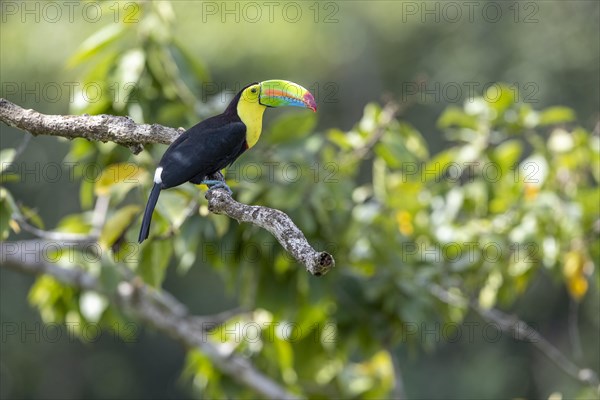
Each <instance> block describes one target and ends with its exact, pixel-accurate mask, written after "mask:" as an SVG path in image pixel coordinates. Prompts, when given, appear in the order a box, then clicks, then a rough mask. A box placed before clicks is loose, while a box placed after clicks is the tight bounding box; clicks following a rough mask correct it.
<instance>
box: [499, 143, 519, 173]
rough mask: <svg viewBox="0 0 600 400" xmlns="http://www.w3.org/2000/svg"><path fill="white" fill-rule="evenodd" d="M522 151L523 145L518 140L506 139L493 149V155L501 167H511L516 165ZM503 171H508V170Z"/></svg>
mask: <svg viewBox="0 0 600 400" xmlns="http://www.w3.org/2000/svg"><path fill="white" fill-rule="evenodd" d="M522 152H523V145H522V144H521V142H520V141H519V140H507V141H506V142H504V143H502V144H501V145H499V146H498V147H497V148H496V149H495V150H494V155H493V157H494V161H496V162H497V163H498V164H500V166H501V167H502V168H503V169H505V168H511V167H513V166H514V165H516V163H517V161H518V160H519V157H520V156H521V153H522ZM503 172H504V173H508V170H506V171H503Z"/></svg>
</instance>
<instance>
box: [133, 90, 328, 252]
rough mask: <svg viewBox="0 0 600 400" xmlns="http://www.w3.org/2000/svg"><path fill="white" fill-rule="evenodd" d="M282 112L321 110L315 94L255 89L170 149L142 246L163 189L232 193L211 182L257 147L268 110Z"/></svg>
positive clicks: (146, 215) (142, 231)
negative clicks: (200, 187)
mask: <svg viewBox="0 0 600 400" xmlns="http://www.w3.org/2000/svg"><path fill="white" fill-rule="evenodd" d="M282 106H297V107H306V108H310V109H311V110H313V111H316V110H317V106H316V103H315V99H314V97H313V96H312V94H311V93H310V92H309V91H308V90H306V89H305V88H303V87H302V86H300V85H298V84H295V83H293V82H288V81H283V80H269V81H264V82H261V83H252V84H250V85H248V86H246V87H244V88H243V89H242V90H241V91H240V92H239V93H238V94H237V95H236V96H235V97H234V98H233V100H231V103H229V105H228V106H227V109H226V110H225V111H224V112H223V114H220V115H216V116H214V117H211V118H208V119H205V120H204V121H202V122H200V123H199V124H197V125H194V126H193V127H191V128H190V129H188V130H187V131H185V132H184V133H182V134H181V135H180V136H179V137H178V138H177V139H176V140H175V141H174V142H173V143H171V145H170V146H169V148H168V149H167V151H166V152H165V154H164V155H163V156H162V159H161V160H160V162H159V163H158V168H156V172H155V173H154V186H153V187H152V191H151V192H150V197H149V198H148V203H147V204H146V210H145V211H144V218H143V220H142V227H141V229H140V236H139V239H138V240H139V242H140V243H142V242H143V241H144V240H145V239H147V238H148V234H149V233H150V221H151V220H152V212H153V211H154V207H155V206H156V202H157V201H158V196H159V194H160V191H161V190H162V189H168V188H172V187H174V186H179V185H181V184H182V183H185V182H192V183H194V184H201V183H205V184H207V185H209V187H211V188H214V187H225V188H226V189H228V190H229V188H228V187H227V186H226V185H225V184H224V183H223V182H218V181H215V180H207V179H208V177H209V176H211V175H213V174H216V173H218V172H220V171H221V170H222V169H223V168H225V167H227V166H229V165H231V164H232V163H233V162H234V161H235V160H236V159H237V158H238V157H239V156H240V155H241V154H242V153H243V152H244V151H246V150H247V149H249V148H251V147H252V146H254V145H255V144H256V142H257V141H258V138H259V137H260V133H261V130H262V116H263V112H264V111H265V108H267V107H282Z"/></svg>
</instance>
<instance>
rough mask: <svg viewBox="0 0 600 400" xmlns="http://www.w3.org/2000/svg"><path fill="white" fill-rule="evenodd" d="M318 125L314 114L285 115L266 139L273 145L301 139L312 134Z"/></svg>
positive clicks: (270, 130) (272, 127)
mask: <svg viewBox="0 0 600 400" xmlns="http://www.w3.org/2000/svg"><path fill="white" fill-rule="evenodd" d="M316 124H317V118H316V116H315V113H313V112H308V111H307V112H300V113H293V114H285V115H282V116H280V117H279V118H277V119H276V120H275V121H274V122H273V124H272V125H271V129H269V132H268V134H267V135H265V139H266V140H267V141H268V142H269V143H271V144H275V143H284V142H288V141H291V140H294V139H300V138H302V137H304V136H306V135H308V134H309V133H310V132H312V131H313V129H314V128H315V125H316Z"/></svg>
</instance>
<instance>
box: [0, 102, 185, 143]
mask: <svg viewBox="0 0 600 400" xmlns="http://www.w3.org/2000/svg"><path fill="white" fill-rule="evenodd" d="M0 121H2V122H4V123H5V124H7V125H10V126H12V127H15V128H18V129H21V130H24V131H28V132H30V133H31V134H33V135H50V136H61V137H64V138H67V139H75V138H79V137H81V138H86V139H88V140H96V141H101V142H115V143H118V144H120V145H123V146H126V147H128V148H129V149H131V151H132V152H133V153H134V154H137V153H139V152H140V151H142V149H143V148H142V146H143V145H146V144H149V143H163V144H169V143H171V142H172V141H173V140H175V138H177V136H179V134H180V132H179V131H178V130H177V129H173V128H167V127H165V126H162V125H158V124H152V125H148V124H143V125H138V124H136V123H135V122H133V120H132V119H130V118H128V117H119V116H114V115H81V116H79V115H46V114H42V113H39V112H37V111H35V110H25V109H24V108H22V107H19V106H18V105H16V104H14V103H11V102H10V101H8V100H6V99H2V98H0Z"/></svg>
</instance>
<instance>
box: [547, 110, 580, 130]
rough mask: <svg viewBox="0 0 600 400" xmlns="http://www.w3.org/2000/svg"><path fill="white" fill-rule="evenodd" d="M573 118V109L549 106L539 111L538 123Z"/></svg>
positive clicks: (563, 120) (569, 120)
mask: <svg viewBox="0 0 600 400" xmlns="http://www.w3.org/2000/svg"><path fill="white" fill-rule="evenodd" d="M574 120H575V111H573V110H572V109H570V108H568V107H549V108H546V109H545V110H544V111H542V112H541V113H540V120H539V124H540V125H542V126H545V125H553V124H561V123H564V122H571V121H574Z"/></svg>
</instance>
